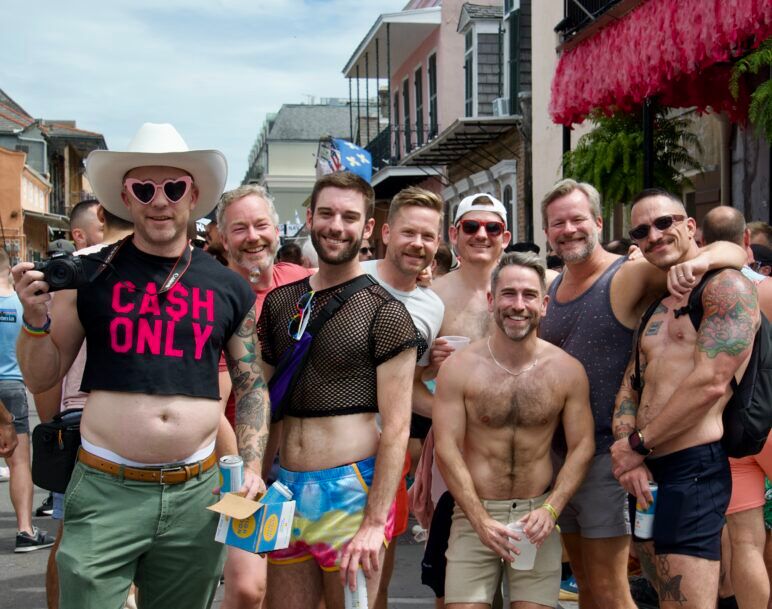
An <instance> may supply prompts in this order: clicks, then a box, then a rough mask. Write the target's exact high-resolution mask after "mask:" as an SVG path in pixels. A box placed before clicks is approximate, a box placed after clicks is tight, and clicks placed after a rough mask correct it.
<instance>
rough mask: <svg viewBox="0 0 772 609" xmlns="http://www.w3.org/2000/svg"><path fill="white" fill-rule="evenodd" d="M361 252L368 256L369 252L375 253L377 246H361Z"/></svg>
mask: <svg viewBox="0 0 772 609" xmlns="http://www.w3.org/2000/svg"><path fill="white" fill-rule="evenodd" d="M359 253H360V254H362V255H363V256H366V255H367V254H373V253H375V248H374V247H360V248H359Z"/></svg>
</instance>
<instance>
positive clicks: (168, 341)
mask: <svg viewBox="0 0 772 609" xmlns="http://www.w3.org/2000/svg"><path fill="white" fill-rule="evenodd" d="M176 325H177V324H176V323H175V322H173V321H167V322H166V336H164V355H165V356H167V357H182V356H183V354H184V352H183V351H182V349H178V348H176V347H175V346H174V329H175V327H176Z"/></svg>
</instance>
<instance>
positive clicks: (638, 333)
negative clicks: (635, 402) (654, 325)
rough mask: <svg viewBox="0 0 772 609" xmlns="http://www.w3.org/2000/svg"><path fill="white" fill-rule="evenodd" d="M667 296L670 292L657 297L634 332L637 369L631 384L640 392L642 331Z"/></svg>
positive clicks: (641, 380) (641, 387)
mask: <svg viewBox="0 0 772 609" xmlns="http://www.w3.org/2000/svg"><path fill="white" fill-rule="evenodd" d="M667 296H668V293H667V292H665V293H664V294H663V295H662V296H660V297H659V298H657V299H655V300H654V302H652V303H651V304H650V305H649V308H648V309H646V311H645V312H644V314H643V316H642V317H641V321H640V322H638V327H637V328H636V329H635V333H634V334H633V349H635V371H634V372H633V375H632V376H631V377H630V385H632V388H633V389H634V390H635V391H637V392H638V393H640V392H641V389H643V378H641V331H642V330H643V329H644V328H645V327H646V324H648V323H649V320H650V319H651V316H652V315H654V311H656V310H657V307H658V306H659V303H661V302H662V301H663V300H664V299H665V298H667Z"/></svg>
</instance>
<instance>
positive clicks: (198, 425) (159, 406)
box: [80, 391, 221, 463]
mask: <svg viewBox="0 0 772 609" xmlns="http://www.w3.org/2000/svg"><path fill="white" fill-rule="evenodd" d="M220 414H221V408H220V403H219V402H218V401H217V400H210V399H205V398H194V397H188V396H180V395H171V396H169V395H147V394H142V393H121V392H115V391H92V392H91V394H90V395H89V398H88V401H87V402H86V407H85V408H84V410H83V419H82V421H81V425H80V430H81V434H82V435H83V437H84V438H85V439H86V440H88V441H89V442H91V443H92V444H94V445H96V446H99V447H100V448H105V449H107V450H110V451H112V452H114V453H116V454H118V455H120V456H121V457H124V458H125V459H130V460H132V461H138V462H140V463H174V462H177V461H183V460H185V459H186V458H187V457H189V456H191V455H192V454H194V453H195V452H196V451H198V450H201V449H202V448H205V447H206V446H207V445H209V444H211V443H212V442H213V441H214V438H215V434H216V433H217V425H218V423H219V421H220Z"/></svg>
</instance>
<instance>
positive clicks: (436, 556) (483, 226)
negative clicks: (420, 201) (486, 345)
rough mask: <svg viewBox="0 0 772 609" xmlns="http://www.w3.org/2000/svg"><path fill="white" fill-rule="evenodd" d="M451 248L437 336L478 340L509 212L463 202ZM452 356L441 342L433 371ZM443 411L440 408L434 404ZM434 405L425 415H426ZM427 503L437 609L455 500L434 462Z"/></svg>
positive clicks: (439, 284) (425, 575) (429, 578)
mask: <svg viewBox="0 0 772 609" xmlns="http://www.w3.org/2000/svg"><path fill="white" fill-rule="evenodd" d="M448 233H449V235H450V242H451V245H452V246H453V247H454V248H455V250H456V252H457V254H458V257H459V258H460V259H461V266H460V268H459V269H458V270H456V271H453V272H452V273H448V274H447V275H444V276H442V277H440V278H439V279H437V281H435V282H434V283H433V285H432V288H433V289H434V291H435V292H436V293H437V295H438V296H439V297H440V298H441V299H442V302H443V303H444V305H445V315H444V317H443V320H442V327H441V328H440V336H466V337H468V338H469V339H470V340H471V341H476V340H479V339H481V338H484V337H486V336H488V332H489V329H490V321H491V316H490V313H489V311H488V300H487V294H488V291H489V289H490V280H491V272H492V271H493V269H494V268H495V266H496V264H497V263H498V261H499V258H500V257H501V254H502V253H503V252H504V248H505V247H506V246H507V244H508V243H509V240H510V238H511V234H510V232H509V231H508V230H507V210H506V208H505V207H504V205H503V204H502V203H501V202H500V201H499V200H498V199H496V198H495V197H492V196H491V195H488V194H485V193H481V194H475V195H469V196H468V197H465V198H464V199H463V200H462V201H461V203H459V204H458V207H457V208H456V213H455V216H454V218H453V226H451V227H449V230H448ZM452 352H453V348H452V347H450V346H449V345H448V344H447V343H446V342H445V340H444V339H442V338H440V339H438V340H436V341H435V342H434V344H433V345H432V361H431V364H432V365H433V366H434V367H437V366H440V365H441V364H442V362H443V361H444V360H445V358H446V357H448V356H449V355H450V353H452ZM430 404H436V405H437V408H439V409H441V408H442V407H443V406H442V403H441V402H437V401H436V399H435V400H432V401H431V402H430ZM432 410H433V406H431V407H430V408H429V409H428V412H422V413H421V414H426V415H427V416H429V415H430V414H431V413H432ZM431 498H432V501H433V503H434V515H433V516H432V524H431V528H430V530H429V539H428V541H427V543H426V552H425V554H424V558H423V560H422V561H421V567H422V575H421V580H422V581H423V582H424V583H425V584H426V585H428V586H430V587H431V588H432V590H434V594H435V595H436V597H437V606H442V600H441V599H442V598H443V596H444V592H443V590H444V587H445V549H446V548H447V535H448V532H449V530H450V518H451V515H452V513H453V497H452V496H451V494H450V493H449V492H447V487H446V486H445V483H444V482H443V480H442V477H441V476H440V472H439V470H438V469H437V467H436V463H435V464H434V465H433V467H432V489H431Z"/></svg>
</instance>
